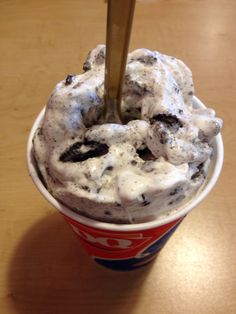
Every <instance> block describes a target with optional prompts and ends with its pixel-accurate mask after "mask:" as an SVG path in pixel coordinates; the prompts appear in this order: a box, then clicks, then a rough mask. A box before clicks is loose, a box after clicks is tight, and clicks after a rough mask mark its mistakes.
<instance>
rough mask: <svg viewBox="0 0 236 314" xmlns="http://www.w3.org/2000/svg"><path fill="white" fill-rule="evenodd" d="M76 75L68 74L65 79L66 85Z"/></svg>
mask: <svg viewBox="0 0 236 314" xmlns="http://www.w3.org/2000/svg"><path fill="white" fill-rule="evenodd" d="M74 76H75V75H74V74H68V75H67V77H66V79H65V85H70V84H71V83H72V81H73V77H74Z"/></svg>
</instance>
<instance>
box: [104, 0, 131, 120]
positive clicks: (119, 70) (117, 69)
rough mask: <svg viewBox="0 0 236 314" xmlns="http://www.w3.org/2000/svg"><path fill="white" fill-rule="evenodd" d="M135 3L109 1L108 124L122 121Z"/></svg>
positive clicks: (106, 98) (106, 77) (107, 34)
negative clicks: (123, 90) (124, 83)
mask: <svg viewBox="0 0 236 314" xmlns="http://www.w3.org/2000/svg"><path fill="white" fill-rule="evenodd" d="M134 9H135V0H108V9H107V32H106V63H105V84H104V89H105V91H104V101H105V108H104V116H105V121H107V122H120V121H121V120H122V119H121V118H122V117H121V108H120V106H121V96H122V87H123V79H124V73H125V67H126V61H127V54H128V47H129V40H130V33H131V28H132V21H133V15H134Z"/></svg>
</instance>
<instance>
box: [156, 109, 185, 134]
mask: <svg viewBox="0 0 236 314" xmlns="http://www.w3.org/2000/svg"><path fill="white" fill-rule="evenodd" d="M150 122H151V123H155V122H161V123H163V124H164V125H165V126H166V127H168V128H171V129H173V130H174V131H177V130H178V129H179V128H182V127H183V124H182V123H181V121H180V120H179V119H178V118H177V117H176V116H175V115H171V114H165V113H159V114H157V115H155V116H154V117H152V119H151V121H150Z"/></svg>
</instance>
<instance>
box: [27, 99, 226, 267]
mask: <svg viewBox="0 0 236 314" xmlns="http://www.w3.org/2000/svg"><path fill="white" fill-rule="evenodd" d="M194 103H195V106H198V107H204V105H203V103H202V102H201V101H200V100H199V99H197V98H196V97H194ZM43 116H44V109H43V110H42V111H41V113H40V114H39V115H38V117H37V119H36V120H35V122H34V124H33V127H32V129H31V132H30V135H29V139H28V145H27V163H28V170H29V173H30V176H31V177H32V179H33V181H34V183H35V185H36V187H37V188H38V189H39V191H40V192H41V193H42V194H43V196H44V197H45V198H46V199H47V200H48V201H49V202H50V203H51V204H52V205H53V206H54V207H56V208H57V209H58V210H59V212H60V213H61V214H62V215H63V217H64V219H65V221H66V222H67V223H68V224H69V225H70V226H71V228H72V229H73V231H74V232H75V233H76V235H77V236H78V239H79V240H80V243H81V245H82V246H83V248H84V249H85V250H86V251H87V253H88V254H89V255H90V256H91V257H92V258H93V259H94V260H95V261H96V262H97V263H99V264H101V265H103V266H105V267H108V268H111V269H114V270H131V269H135V268H139V267H141V266H143V265H146V264H147V263H148V262H150V261H151V260H152V259H153V258H154V257H155V256H156V255H157V253H158V252H159V251H160V249H161V248H162V247H163V246H164V244H165V243H166V242H167V240H168V239H169V237H170V236H171V235H172V234H173V233H174V231H175V230H176V229H177V227H178V226H179V224H180V223H181V221H182V220H183V219H184V217H185V216H186V215H187V214H188V213H189V212H190V211H191V210H192V209H193V208H194V207H196V206H197V205H198V204H199V203H200V202H201V201H202V200H203V199H204V198H205V197H206V196H207V195H208V193H209V192H210V191H211V190H212V188H213V187H214V185H215V183H216V181H217V179H218V177H219V175H220V172H221V169H222V165H223V156H224V149H223V142H222V137H221V135H220V134H218V135H217V136H216V138H215V139H214V142H213V149H214V157H213V160H212V167H211V170H210V172H209V175H208V177H207V179H206V183H205V185H204V187H203V188H201V189H200V191H199V192H198V193H197V194H196V196H195V197H193V198H192V199H191V200H190V201H189V202H188V203H186V204H185V205H183V206H181V208H180V209H179V210H177V211H175V212H173V213H172V214H170V215H168V216H166V217H162V218H160V219H157V220H154V221H151V222H145V223H139V224H114V223H106V222H100V221H96V220H93V219H90V218H87V217H84V216H82V215H80V214H78V213H75V212H73V211H72V210H71V209H69V208H68V207H66V206H65V205H63V204H62V203H60V202H59V201H58V200H56V199H55V198H54V197H53V196H52V195H51V194H50V193H49V192H48V191H47V189H46V188H45V186H44V185H43V183H42V181H41V180H40V177H39V174H38V171H37V167H36V164H35V160H34V158H33V156H32V139H33V135H34V133H35V131H36V129H37V128H38V127H39V126H40V124H41V121H42V119H43Z"/></svg>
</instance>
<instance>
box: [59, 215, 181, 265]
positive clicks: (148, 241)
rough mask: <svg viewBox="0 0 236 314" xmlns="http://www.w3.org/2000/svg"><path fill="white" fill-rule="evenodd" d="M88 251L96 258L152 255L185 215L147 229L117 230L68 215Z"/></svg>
mask: <svg viewBox="0 0 236 314" xmlns="http://www.w3.org/2000/svg"><path fill="white" fill-rule="evenodd" d="M64 218H65V220H66V221H67V222H68V223H69V224H70V226H71V227H72V229H73V230H74V232H75V233H76V234H77V236H78V237H79V239H80V242H81V244H82V246H83V247H84V248H85V250H86V251H87V252H88V253H89V254H90V255H92V256H93V257H94V258H95V259H96V260H97V259H100V260H101V259H106V260H127V259H132V258H135V259H139V260H140V259H142V258H147V257H151V256H152V255H153V254H155V253H156V252H157V251H158V250H160V248H161V247H162V246H163V245H164V243H165V242H166V241H167V239H168V238H169V236H170V235H171V234H172V233H173V232H174V230H175V229H176V228H177V226H178V225H179V223H180V222H181V221H182V219H183V217H181V218H180V219H177V220H175V221H173V222H170V223H169V224H166V225H162V226H159V227H155V228H152V229H147V230H140V231H139V232H137V231H124V232H116V231H112V230H101V229H98V228H93V227H90V226H86V225H83V224H81V223H79V222H78V221H75V220H73V219H71V218H69V217H67V216H64Z"/></svg>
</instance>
